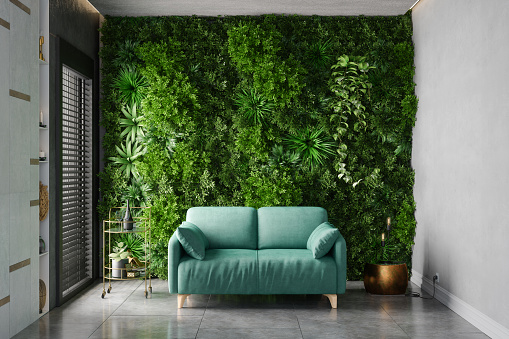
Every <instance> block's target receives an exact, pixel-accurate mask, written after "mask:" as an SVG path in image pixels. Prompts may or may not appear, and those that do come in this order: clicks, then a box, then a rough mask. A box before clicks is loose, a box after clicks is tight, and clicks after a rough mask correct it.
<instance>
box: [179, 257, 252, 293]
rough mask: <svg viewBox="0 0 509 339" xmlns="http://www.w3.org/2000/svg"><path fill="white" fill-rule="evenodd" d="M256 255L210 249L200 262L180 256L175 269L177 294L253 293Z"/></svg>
mask: <svg viewBox="0 0 509 339" xmlns="http://www.w3.org/2000/svg"><path fill="white" fill-rule="evenodd" d="M256 252H257V251H256V250H246V249H210V250H207V251H206V255H205V259H204V260H196V259H193V258H191V257H190V256H188V255H184V256H183V258H182V259H181V260H180V264H179V266H178V293H180V294H193V293H196V294H257V293H258V286H257V280H258V271H257V264H256Z"/></svg>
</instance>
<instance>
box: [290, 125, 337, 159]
mask: <svg viewBox="0 0 509 339" xmlns="http://www.w3.org/2000/svg"><path fill="white" fill-rule="evenodd" d="M323 134H324V131H323V128H319V129H316V130H312V129H311V128H309V127H307V128H305V129H304V130H302V131H300V132H298V133H297V134H296V135H290V136H288V137H287V138H285V140H284V141H285V143H286V144H287V145H288V147H290V149H293V150H295V151H297V152H298V153H299V154H300V156H301V157H302V160H303V161H304V163H306V164H307V165H309V166H310V167H311V169H313V168H314V167H315V166H318V165H323V164H324V162H325V160H326V159H327V158H328V157H329V156H330V155H333V154H334V149H335V147H336V145H335V143H334V142H333V141H331V140H330V139H329V138H327V137H326V136H324V135H323Z"/></svg>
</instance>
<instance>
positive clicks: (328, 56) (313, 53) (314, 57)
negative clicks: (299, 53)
mask: <svg viewBox="0 0 509 339" xmlns="http://www.w3.org/2000/svg"><path fill="white" fill-rule="evenodd" d="M331 50H332V42H331V39H328V40H326V41H324V42H322V41H317V42H315V43H313V44H312V45H311V46H310V48H309V51H308V58H309V62H310V63H311V65H312V67H313V68H315V69H320V68H324V67H325V66H327V65H329V64H330V62H331V61H332V51H331Z"/></svg>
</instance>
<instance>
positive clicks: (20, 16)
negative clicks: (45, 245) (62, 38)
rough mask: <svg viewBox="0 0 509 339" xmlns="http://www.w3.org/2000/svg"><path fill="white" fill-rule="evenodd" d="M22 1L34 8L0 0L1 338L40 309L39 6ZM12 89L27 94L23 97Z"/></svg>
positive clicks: (19, 326) (31, 319) (7, 336)
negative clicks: (36, 203) (33, 162)
mask: <svg viewBox="0 0 509 339" xmlns="http://www.w3.org/2000/svg"><path fill="white" fill-rule="evenodd" d="M21 2H22V4H23V5H25V6H26V7H28V8H29V10H27V9H26V8H25V10H26V11H25V10H23V9H21V8H20V7H19V6H16V5H15V4H14V3H12V2H10V1H9V0H0V18H1V19H2V23H3V24H0V304H2V306H0V338H2V339H3V338H9V337H11V336H13V335H15V334H16V333H18V332H19V331H21V330H22V329H23V328H24V327H26V326H28V325H29V324H30V323H32V322H33V321H34V320H36V319H37V317H38V308H39V301H38V299H39V251H38V237H39V209H38V207H37V206H33V207H31V206H30V201H32V200H38V199H39V183H38V181H39V168H38V166H37V165H30V159H38V156H39V154H38V152H39V147H38V146H39V128H38V121H39V119H38V109H39V65H38V61H37V59H38V32H39V2H38V0H22V1H21ZM28 12H29V13H28ZM12 90H14V91H16V92H19V93H22V95H21V97H22V99H20V98H19V95H18V96H16V95H13V92H12ZM27 95H28V96H30V98H29V99H28V97H26V96H27ZM19 263H26V264H27V265H25V266H23V265H18V264H19ZM21 266H23V267H21Z"/></svg>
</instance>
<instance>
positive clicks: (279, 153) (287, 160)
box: [269, 145, 300, 167]
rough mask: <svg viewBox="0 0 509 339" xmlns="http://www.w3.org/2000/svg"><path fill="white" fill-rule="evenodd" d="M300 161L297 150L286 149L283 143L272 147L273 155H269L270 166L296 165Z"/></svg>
mask: <svg viewBox="0 0 509 339" xmlns="http://www.w3.org/2000/svg"><path fill="white" fill-rule="evenodd" d="M299 163H300V156H299V153H297V152H292V151H286V152H285V150H284V149H283V146H282V145H274V147H272V155H271V156H270V157H269V166H270V167H296V166H298V165H299Z"/></svg>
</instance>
